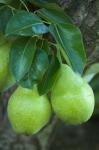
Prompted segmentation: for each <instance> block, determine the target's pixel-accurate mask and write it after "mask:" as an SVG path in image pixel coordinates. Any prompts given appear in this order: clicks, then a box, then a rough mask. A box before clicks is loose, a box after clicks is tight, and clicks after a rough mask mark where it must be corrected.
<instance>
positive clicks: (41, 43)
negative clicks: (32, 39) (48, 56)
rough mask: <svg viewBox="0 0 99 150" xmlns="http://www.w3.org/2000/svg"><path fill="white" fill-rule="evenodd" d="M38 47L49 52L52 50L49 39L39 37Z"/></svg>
mask: <svg viewBox="0 0 99 150" xmlns="http://www.w3.org/2000/svg"><path fill="white" fill-rule="evenodd" d="M37 48H38V49H44V50H46V51H47V53H49V52H50V44H49V42H48V40H47V39H39V40H38V41H37Z"/></svg>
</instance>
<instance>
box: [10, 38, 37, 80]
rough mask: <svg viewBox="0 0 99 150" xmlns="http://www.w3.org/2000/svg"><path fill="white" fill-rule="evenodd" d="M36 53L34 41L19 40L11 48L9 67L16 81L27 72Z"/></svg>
mask: <svg viewBox="0 0 99 150" xmlns="http://www.w3.org/2000/svg"><path fill="white" fill-rule="evenodd" d="M35 51H36V39H32V38H31V39H28V38H21V39H18V40H16V41H15V42H14V43H13V45H12V48H11V53H10V65H11V70H12V73H13V75H14V76H15V78H16V80H17V81H19V80H21V79H22V78H23V77H24V75H25V74H26V73H27V72H28V71H29V69H30V67H31V64H32V60H33V57H34V54H35Z"/></svg>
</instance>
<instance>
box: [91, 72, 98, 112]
mask: <svg viewBox="0 0 99 150" xmlns="http://www.w3.org/2000/svg"><path fill="white" fill-rule="evenodd" d="M90 85H91V87H92V89H93V92H94V96H95V109H94V113H95V114H99V73H98V74H97V75H95V76H94V78H93V79H92V80H91V82H90Z"/></svg>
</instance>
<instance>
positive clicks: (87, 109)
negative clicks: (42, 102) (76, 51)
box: [51, 64, 94, 125]
mask: <svg viewBox="0 0 99 150" xmlns="http://www.w3.org/2000/svg"><path fill="white" fill-rule="evenodd" d="M51 102H52V107H53V110H54V112H55V113H56V115H57V117H58V118H60V119H61V120H63V121H64V122H66V123H67V124H73V125H77V124H81V123H83V122H86V121H87V120H88V119H89V118H90V117H91V115H92V113H93V110H94V94H93V91H92V89H91V87H90V86H89V85H88V84H87V82H86V81H85V80H83V79H82V78H81V77H80V76H79V75H77V74H75V73H74V72H73V71H72V69H71V68H70V67H69V66H67V65H65V64H62V66H61V68H60V69H59V72H58V74H57V79H56V82H55V85H54V87H53V90H52V100H51Z"/></svg>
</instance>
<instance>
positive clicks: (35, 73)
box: [21, 49, 49, 88]
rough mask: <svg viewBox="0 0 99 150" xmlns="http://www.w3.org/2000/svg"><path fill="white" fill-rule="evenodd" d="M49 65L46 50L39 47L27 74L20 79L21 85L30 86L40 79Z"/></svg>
mask: <svg viewBox="0 0 99 150" xmlns="http://www.w3.org/2000/svg"><path fill="white" fill-rule="evenodd" d="M48 65H49V60H48V55H47V52H46V51H44V50H43V49H39V50H38V51H37V53H36V55H35V57H34V59H33V63H32V65H31V68H30V70H29V72H28V74H27V75H26V76H25V78H24V79H23V80H22V82H21V85H22V86H23V87H27V88H32V87H33V86H34V84H37V83H38V82H40V81H41V79H42V77H43V75H44V74H45V71H46V70H47V68H48Z"/></svg>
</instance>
